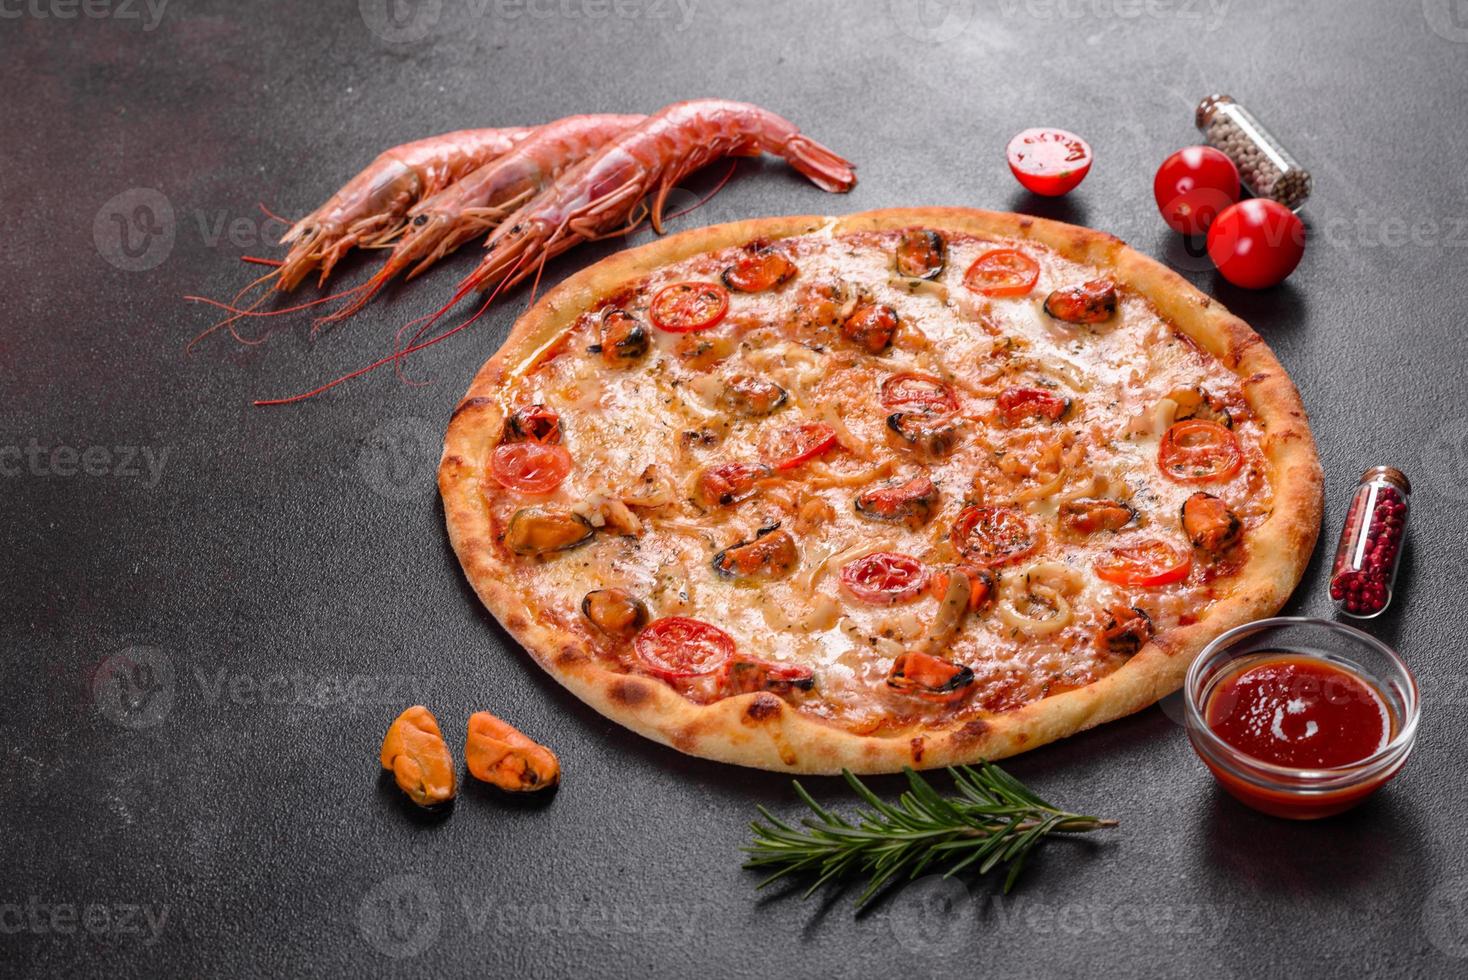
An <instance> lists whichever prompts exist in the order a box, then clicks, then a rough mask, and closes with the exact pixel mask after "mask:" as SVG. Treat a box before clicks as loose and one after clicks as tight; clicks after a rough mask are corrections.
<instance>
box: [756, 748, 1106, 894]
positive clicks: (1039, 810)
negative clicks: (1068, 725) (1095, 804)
mask: <svg viewBox="0 0 1468 980" xmlns="http://www.w3.org/2000/svg"><path fill="white" fill-rule="evenodd" d="M903 771H904V772H906V773H907V781H908V785H909V788H908V790H907V792H905V793H903V794H902V795H901V796H900V797H898V800H897V803H896V804H895V805H894V804H890V803H886V802H883V800H882V799H881V798H880V797H878V796H877V795H876V794H875V793H873V792H872V791H871V790H870V789H868V788H867V787H866V786H865V785H864V784H863V783H862V781H861V780H859V779H857V778H856V776H855V775H853V774H852V773H851V771H850V770H843V771H842V775H844V776H845V777H846V781H847V783H849V784H850V785H851V788H852V789H853V790H855V791H856V795H857V796H859V797H861V799H862V800H863V801H864V802H865V803H866V804H867V806H868V807H870V808H871V809H869V810H866V809H858V810H857V811H856V819H855V822H852V821H850V820H847V819H845V818H844V817H842V816H841V815H840V814H836V813H832V812H831V811H830V810H827V809H826V808H825V807H823V806H821V805H820V804H819V803H817V802H816V801H815V800H814V799H813V798H812V797H811V795H810V794H809V793H807V792H806V791H805V787H803V786H801V785H800V783H799V782H798V781H796V782H795V783H794V786H795V792H796V793H797V794H798V795H799V796H800V798H801V800H803V801H804V802H805V805H806V806H808V807H810V809H811V811H812V812H813V813H814V814H815V816H814V817H805V818H804V819H802V820H801V821H800V823H801V825H802V827H804V828H805V829H800V828H797V827H792V826H791V825H790V824H788V823H785V822H784V821H782V820H780V819H779V818H777V817H776V816H774V815H773V814H772V813H770V811H769V810H767V809H765V808H764V807H763V806H761V807H760V808H759V812H760V815H761V816H762V817H764V818H765V820H766V821H768V823H762V822H760V821H758V820H756V821H754V822H753V823H751V824H750V826H751V827H752V828H753V829H754V843H753V844H751V845H749V846H747V847H745V848H744V850H745V851H746V852H747V853H748V854H749V860H748V861H746V862H745V864H744V866H745V867H746V868H770V869H774V873H773V874H771V875H770V876H769V877H768V878H766V879H765V880H764V881H762V882H760V884H759V887H761V888H763V887H764V886H766V885H768V884H770V883H771V882H773V881H777V880H779V879H780V878H783V877H785V876H786V875H794V874H814V875H816V878H815V881H813V882H812V883H811V886H810V888H809V889H807V890H806V893H805V894H806V896H809V895H811V894H812V893H813V892H815V890H816V889H818V888H820V887H821V886H822V885H824V884H825V883H826V882H828V881H831V880H833V879H836V878H840V877H844V876H847V875H851V874H865V875H868V876H870V880H869V881H868V883H867V887H866V890H865V891H864V892H862V894H861V897H860V898H859V899H857V905H858V906H860V905H865V904H866V903H867V902H868V901H870V900H871V899H872V898H873V897H874V896H876V895H877V893H878V892H880V891H881V890H882V888H883V887H884V886H886V885H888V884H890V883H892V882H893V881H895V880H897V879H898V877H899V876H900V875H902V874H903V872H906V873H907V878H908V880H912V879H914V878H916V877H918V876H919V875H921V874H922V873H923V872H924V871H926V870H928V869H929V868H933V867H935V866H938V867H941V866H944V865H946V870H945V871H944V874H943V876H944V877H945V878H946V877H950V876H952V875H955V874H958V873H959V872H960V871H963V870H965V869H967V868H970V867H972V866H974V865H975V864H977V865H978V873H979V874H987V873H988V872H989V871H991V870H993V869H994V868H995V867H997V866H998V865H1000V864H1007V865H1008V867H1009V872H1008V874H1007V875H1006V876H1005V879H1004V891H1005V892H1006V893H1007V892H1008V891H1009V890H1010V889H1011V888H1012V887H1014V882H1015V880H1016V879H1017V878H1018V877H1019V873H1020V869H1021V868H1023V867H1024V863H1025V858H1026V857H1028V856H1029V853H1030V851H1032V850H1033V849H1034V848H1035V846H1036V845H1037V844H1039V843H1040V842H1041V841H1042V840H1044V839H1045V838H1047V837H1049V836H1050V835H1051V834H1083V833H1088V832H1090V831H1093V830H1100V829H1101V828H1103V827H1115V826H1116V825H1117V822H1116V821H1115V820H1103V819H1101V818H1099V817H1088V816H1083V815H1081V814H1078V813H1067V812H1066V811H1064V810H1060V809H1058V808H1056V807H1054V806H1052V805H1050V804H1049V803H1046V802H1045V801H1044V800H1042V799H1040V798H1039V797H1038V796H1036V795H1035V794H1034V793H1032V792H1031V791H1030V790H1029V788H1028V787H1026V786H1025V785H1024V784H1023V783H1021V782H1020V781H1019V780H1017V779H1015V778H1014V777H1013V776H1011V775H1009V774H1008V773H1007V772H1005V771H1004V770H1003V769H1000V768H999V767H998V766H995V765H990V764H989V763H987V762H980V763H979V765H978V767H977V768H971V767H969V766H960V767H959V768H957V769H953V768H950V769H949V770H948V774H949V775H950V776H952V777H953V783H954V786H955V787H956V788H957V790H958V793H957V795H955V796H951V797H947V798H944V797H942V796H939V795H938V792H937V791H936V790H934V789H933V787H932V786H931V785H930V784H929V783H928V782H927V781H926V780H925V779H923V777H921V776H919V775H918V774H917V773H916V772H914V771H913V770H912V769H910V768H905V769H904V770H903Z"/></svg>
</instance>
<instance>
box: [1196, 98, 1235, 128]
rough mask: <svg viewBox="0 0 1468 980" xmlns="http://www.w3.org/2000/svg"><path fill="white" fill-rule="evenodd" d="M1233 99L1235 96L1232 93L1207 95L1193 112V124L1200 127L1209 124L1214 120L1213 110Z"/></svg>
mask: <svg viewBox="0 0 1468 980" xmlns="http://www.w3.org/2000/svg"><path fill="white" fill-rule="evenodd" d="M1233 100H1234V97H1233V96H1232V95H1223V94H1221V93H1218V94H1214V95H1209V96H1205V97H1204V98H1203V100H1202V101H1201V102H1199V103H1198V108H1197V111H1196V112H1194V113H1193V125H1194V126H1196V127H1197V128H1199V129H1202V128H1203V127H1204V126H1207V125H1208V124H1209V123H1210V122H1212V120H1213V111H1214V110H1215V109H1217V108H1218V107H1219V106H1221V105H1223V104H1224V103H1227V102H1232V101H1233Z"/></svg>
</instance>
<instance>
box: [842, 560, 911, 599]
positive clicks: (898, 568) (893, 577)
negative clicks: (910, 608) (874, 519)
mask: <svg viewBox="0 0 1468 980" xmlns="http://www.w3.org/2000/svg"><path fill="white" fill-rule="evenodd" d="M927 584H928V570H927V568H926V567H925V566H924V565H923V563H922V562H920V561H918V560H917V559H916V558H913V557H912V556H911V555H899V554H897V553H896V552H894V551H877V552H873V553H872V554H870V555H866V556H864V557H862V558H858V559H856V560H855V561H851V562H847V563H846V564H845V565H844V566H842V568H841V585H842V586H843V587H845V589H846V591H847V592H850V593H851V594H852V595H853V596H855V597H856V598H858V599H860V600H861V601H862V602H870V603H872V604H873V605H877V606H891V605H895V604H896V603H899V602H905V601H907V600H908V599H913V598H916V597H917V596H919V595H921V594H922V591H923V587H924V586H925V585H927Z"/></svg>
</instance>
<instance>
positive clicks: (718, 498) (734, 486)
mask: <svg viewBox="0 0 1468 980" xmlns="http://www.w3.org/2000/svg"><path fill="white" fill-rule="evenodd" d="M769 475H770V468H769V467H768V466H765V465H763V464H762V463H721V464H720V465H718V466H710V467H709V468H708V469H706V470H704V471H703V473H701V474H700V475H699V477H698V494H699V496H700V497H702V498H703V502H704V503H706V504H709V505H710V506H722V507H727V506H729V505H730V504H733V503H738V502H739V501H741V500H743V499H744V498H745V497H748V496H749V495H750V494H751V493H754V482H755V481H756V480H761V479H764V478H765V477H767V476H769Z"/></svg>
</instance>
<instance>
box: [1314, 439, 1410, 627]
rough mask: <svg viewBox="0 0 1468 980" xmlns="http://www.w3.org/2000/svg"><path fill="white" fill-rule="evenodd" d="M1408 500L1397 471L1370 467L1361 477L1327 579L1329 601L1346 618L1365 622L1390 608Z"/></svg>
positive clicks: (1404, 481)
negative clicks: (1328, 579) (1328, 583)
mask: <svg viewBox="0 0 1468 980" xmlns="http://www.w3.org/2000/svg"><path fill="white" fill-rule="evenodd" d="M1411 495H1412V484H1411V483H1409V482H1408V481H1407V477H1406V475H1405V474H1403V473H1402V471H1401V470H1398V469H1393V468H1392V467H1390V466H1373V467H1372V468H1371V469H1369V470H1367V471H1366V472H1365V473H1363V474H1362V475H1361V482H1360V483H1359V484H1358V485H1357V487H1356V492H1355V494H1354V495H1353V496H1352V497H1351V507H1350V510H1348V511H1347V512H1346V525H1345V527H1344V528H1342V529H1341V541H1340V544H1339V545H1338V546H1337V547H1336V553H1335V564H1334V565H1333V566H1332V568H1331V573H1330V597H1331V598H1332V599H1334V600H1335V602H1336V608H1338V609H1339V610H1340V611H1341V612H1343V613H1345V614H1346V615H1348V616H1354V617H1356V618H1358V619H1370V618H1371V617H1373V616H1379V615H1381V614H1382V613H1383V612H1385V611H1386V607H1387V606H1388V605H1390V604H1391V601H1392V587H1393V585H1394V584H1395V583H1396V579H1397V568H1398V566H1399V565H1400V564H1401V557H1402V542H1403V539H1404V538H1405V536H1406V533H1407V510H1408V508H1407V498H1408V497H1410V496H1411Z"/></svg>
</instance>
